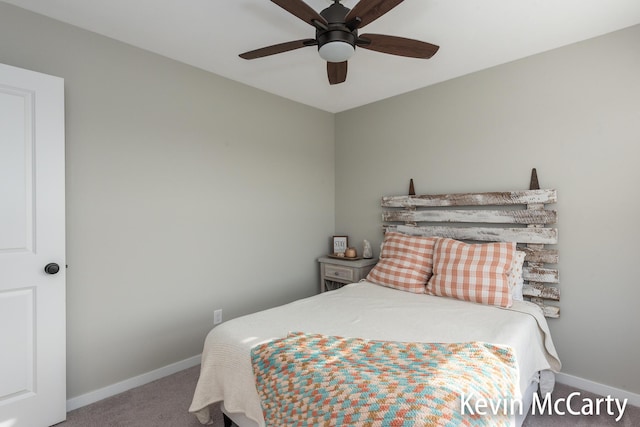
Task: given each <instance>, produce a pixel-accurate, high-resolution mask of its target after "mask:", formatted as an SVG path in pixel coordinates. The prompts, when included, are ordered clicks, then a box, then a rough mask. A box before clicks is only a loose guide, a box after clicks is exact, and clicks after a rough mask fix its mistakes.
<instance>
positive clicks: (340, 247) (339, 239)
mask: <svg viewBox="0 0 640 427" xmlns="http://www.w3.org/2000/svg"><path fill="white" fill-rule="evenodd" d="M348 247H349V238H348V237H347V236H333V253H334V254H340V253H344V252H345V251H346V250H347V248H348Z"/></svg>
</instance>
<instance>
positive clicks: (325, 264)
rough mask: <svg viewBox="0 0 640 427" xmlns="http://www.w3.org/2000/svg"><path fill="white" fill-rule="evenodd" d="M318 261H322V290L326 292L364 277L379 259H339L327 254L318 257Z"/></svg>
mask: <svg viewBox="0 0 640 427" xmlns="http://www.w3.org/2000/svg"><path fill="white" fill-rule="evenodd" d="M318 262H319V263H320V292H325V291H332V290H334V289H338V288H341V287H343V286H344V285H348V284H349V283H354V282H359V281H360V280H362V279H364V278H365V277H367V274H369V271H371V269H372V268H373V266H374V265H376V263H377V262H378V260H377V259H362V258H356V259H349V258H344V259H338V258H336V257H328V256H327V257H321V258H318Z"/></svg>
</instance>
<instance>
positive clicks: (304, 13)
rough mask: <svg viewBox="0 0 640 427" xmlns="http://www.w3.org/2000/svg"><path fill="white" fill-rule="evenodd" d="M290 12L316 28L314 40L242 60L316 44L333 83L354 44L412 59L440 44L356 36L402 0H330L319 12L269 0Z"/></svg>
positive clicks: (294, 0)
mask: <svg viewBox="0 0 640 427" xmlns="http://www.w3.org/2000/svg"><path fill="white" fill-rule="evenodd" d="M271 1H272V2H274V3H275V4H277V5H278V6H280V7H282V8H283V9H284V10H286V11H287V12H289V13H291V14H292V15H294V16H296V17H298V18H300V19H302V20H303V21H305V22H306V23H308V24H310V25H312V26H313V27H315V29H316V37H315V38H313V39H302V40H295V41H290V42H286V43H280V44H276V45H272V46H267V47H263V48H260V49H256V50H252V51H249V52H245V53H242V54H240V57H241V58H244V59H256V58H262V57H265V56H270V55H275V54H278V53H283V52H288V51H290V50H295V49H299V48H303V47H308V46H318V53H319V54H320V57H321V58H322V59H324V60H325V61H327V75H328V77H329V83H331V84H332V85H334V84H338V83H342V82H344V81H345V80H346V79H347V60H348V59H349V58H351V56H352V55H353V54H354V53H355V49H356V46H358V47H361V48H363V49H369V50H374V51H377V52H382V53H388V54H392V55H399V56H407V57H411V58H423V59H428V58H431V57H432V56H433V55H435V53H436V52H437V51H438V49H439V46H436V45H433V44H431V43H426V42H422V41H419V40H413V39H407V38H404V37H395V36H388V35H384V34H362V35H358V29H359V28H362V27H364V26H365V25H367V24H370V23H371V22H373V21H375V20H376V19H378V18H380V17H381V16H382V15H384V14H385V13H387V12H389V11H390V10H391V9H393V8H394V7H396V6H398V5H399V4H400V3H402V2H403V0H360V1H359V2H358V3H357V4H356V5H355V6H354V8H353V9H349V8H347V7H344V6H343V5H342V4H340V0H332V1H333V4H332V5H331V6H329V7H327V8H326V9H324V10H323V11H322V12H320V13H318V12H316V11H315V10H313V9H312V8H311V7H310V6H309V5H307V4H306V3H305V2H303V1H302V0H271Z"/></svg>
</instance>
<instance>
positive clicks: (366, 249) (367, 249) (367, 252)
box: [362, 240, 373, 259]
mask: <svg viewBox="0 0 640 427" xmlns="http://www.w3.org/2000/svg"><path fill="white" fill-rule="evenodd" d="M362 246H363V249H362V257H363V258H366V259H370V258H373V251H372V250H371V243H369V241H368V240H365V241H364V242H362Z"/></svg>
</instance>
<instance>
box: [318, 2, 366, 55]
mask: <svg viewBox="0 0 640 427" xmlns="http://www.w3.org/2000/svg"><path fill="white" fill-rule="evenodd" d="M350 10H351V9H349V8H347V7H344V6H343V5H341V4H340V3H339V2H335V3H334V4H332V5H331V6H329V7H328V8H326V9H325V10H323V11H322V12H320V15H321V16H322V17H323V18H324V19H325V20H326V21H327V29H323V28H317V30H316V40H317V41H318V50H320V49H321V48H322V46H324V45H325V44H327V43H331V42H342V43H347V44H349V45H350V46H351V47H352V48H355V45H356V40H357V39H358V30H357V29H353V30H351V29H350V28H349V27H348V26H347V25H346V24H345V17H346V16H347V14H348V13H349V11H350Z"/></svg>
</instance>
